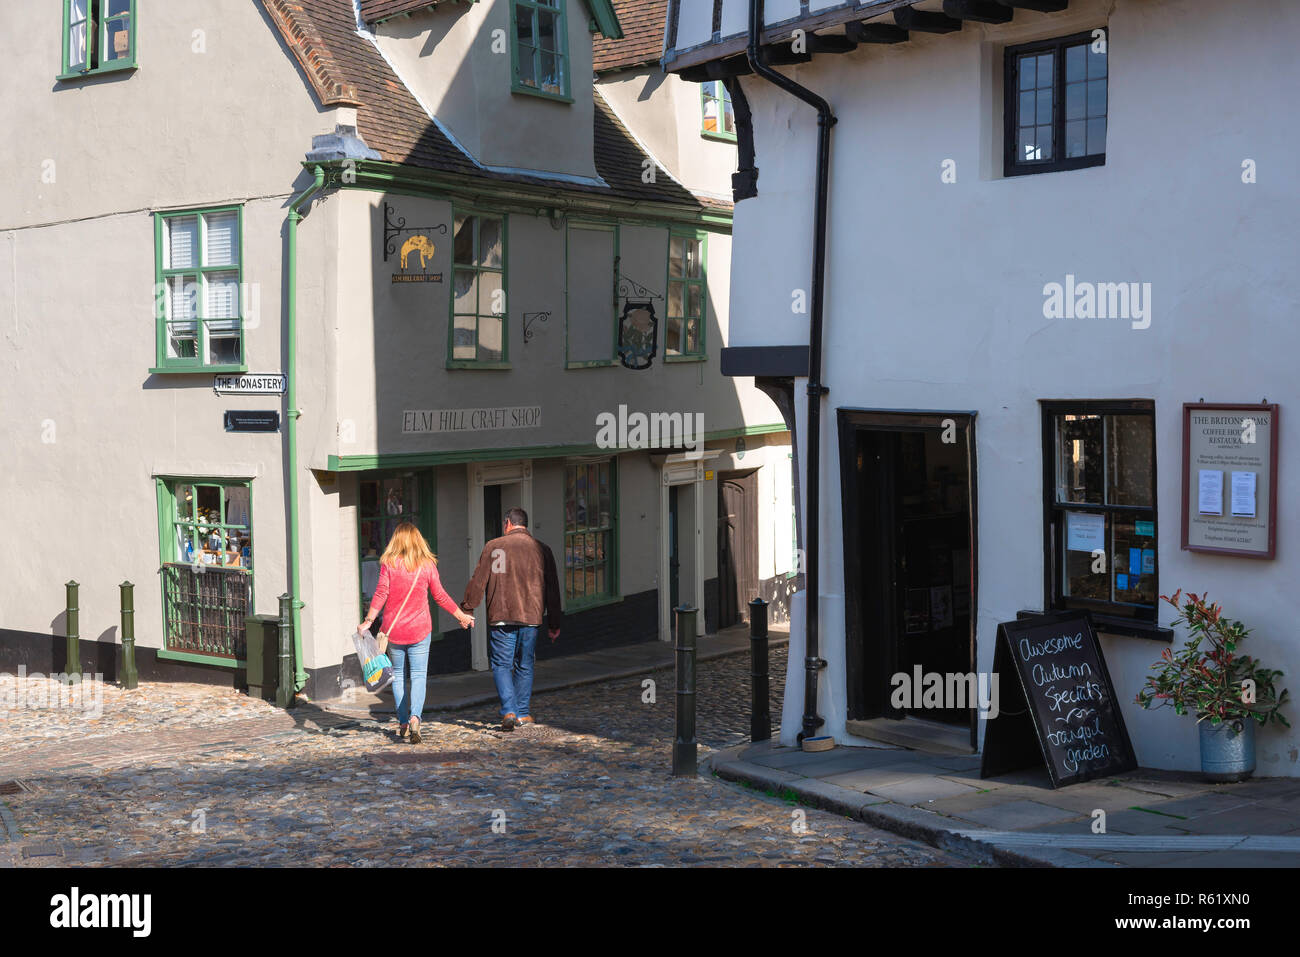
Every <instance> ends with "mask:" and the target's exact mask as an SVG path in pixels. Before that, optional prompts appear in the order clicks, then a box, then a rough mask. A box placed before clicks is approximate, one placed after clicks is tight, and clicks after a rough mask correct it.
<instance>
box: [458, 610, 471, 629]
mask: <svg viewBox="0 0 1300 957" xmlns="http://www.w3.org/2000/svg"><path fill="white" fill-rule="evenodd" d="M456 621H457V622H458V623H459V624H460V626H461V627H462V628H472V627H474V616H473V615H467V614H466V613H465V612H463V611H461V610H460V609H457V610H456Z"/></svg>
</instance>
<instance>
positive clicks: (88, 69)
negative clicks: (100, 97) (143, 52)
mask: <svg viewBox="0 0 1300 957" xmlns="http://www.w3.org/2000/svg"><path fill="white" fill-rule="evenodd" d="M134 66H135V0H63V72H62V73H60V74H59V79H62V80H67V79H72V78H74V77H78V76H85V75H86V74H90V73H108V72H110V71H112V70H126V69H130V68H132V67H134Z"/></svg>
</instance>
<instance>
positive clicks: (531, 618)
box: [461, 508, 564, 731]
mask: <svg viewBox="0 0 1300 957" xmlns="http://www.w3.org/2000/svg"><path fill="white" fill-rule="evenodd" d="M485 593H486V595H487V621H488V628H489V632H488V635H489V637H488V660H489V662H490V663H491V665H492V679H493V681H494V682H495V683H496V686H497V695H498V696H499V697H500V698H501V730H502V731H513V730H514V729H515V728H516V727H519V726H524V725H531V724H533V723H534V721H533V716H532V714H530V713H529V705H530V703H531V701H532V696H533V657H534V655H535V654H536V651H537V632H538V631H539V630H540V629H541V627H542V624H543V622H545V624H546V627H547V633H548V634H549V635H550V638H551V641H554V640H555V639H556V638H558V637H560V623H561V621H562V620H563V618H564V611H563V609H562V608H561V605H560V580H559V576H558V575H557V574H556V571H555V556H554V555H552V554H551V550H550V549H549V548H548V547H547V546H546V545H544V544H543V543H541V542H539V541H538V540H537V539H535V538H533V536H532V533H531V532H529V531H528V513H527V512H525V511H524V510H523V509H522V508H512V509H510V510H509V511H508V512H506V520H505V534H504V535H502V536H501V537H500V538H494V539H492V541H490V542H488V543H487V544H486V545H485V546H483V554H482V555H480V556H479V559H478V567H477V568H475V569H474V574H473V576H472V577H471V578H470V580H469V584H468V585H466V586H465V600H464V601H463V602H461V607H462V608H464V609H465V611H467V612H468V611H473V610H474V608H475V606H476V605H478V603H479V602H480V601H481V600H482V599H483V596H484V594H485Z"/></svg>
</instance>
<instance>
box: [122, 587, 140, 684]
mask: <svg viewBox="0 0 1300 957" xmlns="http://www.w3.org/2000/svg"><path fill="white" fill-rule="evenodd" d="M118 587H119V588H120V589H122V674H121V677H120V678H119V681H118V683H119V684H120V685H121V686H122V687H123V688H125V689H126V690H127V691H134V690H135V688H136V687H137V686H138V685H139V684H140V673H139V672H138V671H136V669H135V586H134V585H132V584H131V583H130V582H129V581H125V582H122V584H121V585H119V586H118Z"/></svg>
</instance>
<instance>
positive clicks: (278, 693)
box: [275, 593, 293, 708]
mask: <svg viewBox="0 0 1300 957" xmlns="http://www.w3.org/2000/svg"><path fill="white" fill-rule="evenodd" d="M275 704H276V707H278V708H290V707H292V706H293V599H292V598H290V597H289V595H288V593H286V594H283V595H281V596H280V685H279V687H277V688H276V689H275Z"/></svg>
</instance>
